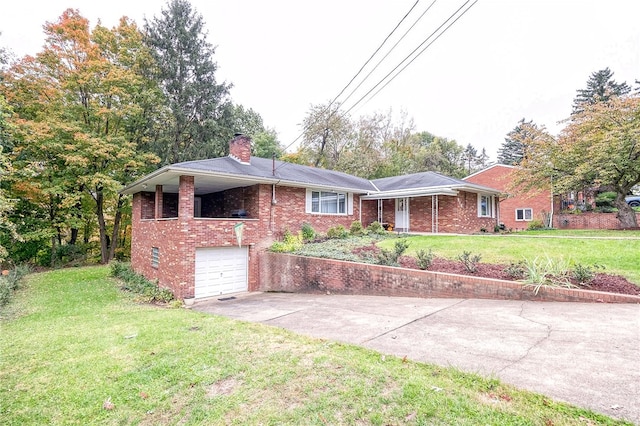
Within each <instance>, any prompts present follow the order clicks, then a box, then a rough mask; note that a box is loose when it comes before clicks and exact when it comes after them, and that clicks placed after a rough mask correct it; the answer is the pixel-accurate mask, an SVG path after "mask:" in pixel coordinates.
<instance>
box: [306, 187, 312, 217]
mask: <svg viewBox="0 0 640 426" xmlns="http://www.w3.org/2000/svg"><path fill="white" fill-rule="evenodd" d="M305 211H306V212H307V213H311V190H310V189H309V188H307V197H306V200H305Z"/></svg>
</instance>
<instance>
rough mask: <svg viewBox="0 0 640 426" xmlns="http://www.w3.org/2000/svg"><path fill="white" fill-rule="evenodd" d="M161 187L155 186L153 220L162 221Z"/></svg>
mask: <svg viewBox="0 0 640 426" xmlns="http://www.w3.org/2000/svg"><path fill="white" fill-rule="evenodd" d="M162 203H163V201H162V185H156V201H155V207H156V209H155V213H154V218H156V219H162V215H163V208H162V207H163V206H162Z"/></svg>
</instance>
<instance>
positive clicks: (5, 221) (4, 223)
mask: <svg viewBox="0 0 640 426" xmlns="http://www.w3.org/2000/svg"><path fill="white" fill-rule="evenodd" d="M1 61H2V52H0V62H1ZM10 114H11V107H10V106H9V104H7V102H6V101H5V99H4V96H2V95H1V94H0V229H1V230H3V231H4V232H3V234H5V235H6V236H9V237H10V238H11V239H14V240H18V239H20V236H19V235H18V233H17V232H16V226H15V224H14V223H13V222H11V221H10V220H9V213H10V212H11V211H12V210H13V207H14V206H13V202H12V201H11V200H10V199H9V197H8V195H7V193H6V189H5V185H4V181H5V180H6V177H7V176H8V175H9V174H10V173H11V163H10V162H9V158H8V157H7V155H6V154H5V153H4V152H3V147H4V146H5V144H7V141H8V137H9V136H8V133H9V123H8V119H7V118H8V117H9V115H10ZM2 243H3V241H1V240H0V265H2V263H4V261H5V259H6V258H7V249H6V247H3V245H2ZM5 244H6V243H5Z"/></svg>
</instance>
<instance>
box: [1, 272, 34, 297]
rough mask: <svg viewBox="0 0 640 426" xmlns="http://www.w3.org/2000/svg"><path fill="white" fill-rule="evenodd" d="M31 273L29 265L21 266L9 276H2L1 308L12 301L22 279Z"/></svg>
mask: <svg viewBox="0 0 640 426" xmlns="http://www.w3.org/2000/svg"><path fill="white" fill-rule="evenodd" d="M29 272H31V269H30V268H29V267H28V266H27V265H19V266H16V267H15V268H13V269H11V270H10V271H9V273H8V274H7V275H0V306H4V305H6V304H7V303H9V301H10V300H11V297H12V296H13V292H14V291H16V290H17V289H18V288H19V287H20V281H21V280H22V278H23V277H24V276H25V275H27V274H28V273H29Z"/></svg>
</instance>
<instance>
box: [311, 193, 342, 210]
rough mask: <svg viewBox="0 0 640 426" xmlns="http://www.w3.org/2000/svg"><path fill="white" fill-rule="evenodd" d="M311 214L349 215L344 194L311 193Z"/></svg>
mask: <svg viewBox="0 0 640 426" xmlns="http://www.w3.org/2000/svg"><path fill="white" fill-rule="evenodd" d="M310 212H311V213H325V214H347V194H345V193H344V192H324V191H311V209H310Z"/></svg>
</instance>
